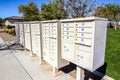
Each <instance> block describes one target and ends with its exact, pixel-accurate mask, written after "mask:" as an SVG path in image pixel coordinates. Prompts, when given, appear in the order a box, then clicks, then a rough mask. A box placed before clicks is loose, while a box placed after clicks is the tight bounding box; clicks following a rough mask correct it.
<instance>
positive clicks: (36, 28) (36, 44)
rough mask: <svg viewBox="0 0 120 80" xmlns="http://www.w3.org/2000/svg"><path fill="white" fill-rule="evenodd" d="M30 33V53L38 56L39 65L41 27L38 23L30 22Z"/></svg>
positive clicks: (40, 56)
mask: <svg viewBox="0 0 120 80" xmlns="http://www.w3.org/2000/svg"><path fill="white" fill-rule="evenodd" d="M30 32H31V44H32V53H33V54H36V55H37V56H39V58H40V64H41V59H42V53H41V25H40V22H39V21H33V22H30Z"/></svg>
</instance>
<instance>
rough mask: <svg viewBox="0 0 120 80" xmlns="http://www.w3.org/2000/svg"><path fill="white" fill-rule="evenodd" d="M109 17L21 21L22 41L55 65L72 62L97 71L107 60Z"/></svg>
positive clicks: (19, 29)
mask: <svg viewBox="0 0 120 80" xmlns="http://www.w3.org/2000/svg"><path fill="white" fill-rule="evenodd" d="M106 26H107V21H106V19H104V18H97V17H88V18H77V19H64V20H49V21H41V22H40V21H37V22H34V21H33V22H18V23H17V24H16V34H17V36H18V37H19V43H20V44H21V45H23V46H24V47H25V48H27V49H29V50H31V51H32V52H33V53H34V54H36V55H37V56H39V57H40V60H41V61H42V59H43V60H44V61H46V62H48V63H49V64H50V65H52V66H53V72H55V69H58V68H61V67H63V66H65V65H68V64H69V62H72V63H74V64H76V65H78V66H80V67H82V68H84V69H87V70H89V71H94V70H96V69H97V68H99V67H100V66H102V65H103V64H104V57H105V44H106V29H107V27H106Z"/></svg>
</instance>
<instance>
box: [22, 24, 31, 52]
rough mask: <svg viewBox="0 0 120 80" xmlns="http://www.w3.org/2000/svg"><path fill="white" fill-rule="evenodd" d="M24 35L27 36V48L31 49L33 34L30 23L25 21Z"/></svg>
mask: <svg viewBox="0 0 120 80" xmlns="http://www.w3.org/2000/svg"><path fill="white" fill-rule="evenodd" d="M23 28H24V36H25V48H26V49H28V50H30V51H31V38H30V37H31V35H30V23H29V22H23Z"/></svg>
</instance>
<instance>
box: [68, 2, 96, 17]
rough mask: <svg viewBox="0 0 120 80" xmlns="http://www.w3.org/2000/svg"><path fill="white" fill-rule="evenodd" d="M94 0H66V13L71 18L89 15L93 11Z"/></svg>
mask: <svg viewBox="0 0 120 80" xmlns="http://www.w3.org/2000/svg"><path fill="white" fill-rule="evenodd" d="M95 3H96V0H67V2H66V8H67V10H68V14H69V15H70V16H71V17H73V18H78V17H86V16H90V15H91V12H92V11H94V8H95Z"/></svg>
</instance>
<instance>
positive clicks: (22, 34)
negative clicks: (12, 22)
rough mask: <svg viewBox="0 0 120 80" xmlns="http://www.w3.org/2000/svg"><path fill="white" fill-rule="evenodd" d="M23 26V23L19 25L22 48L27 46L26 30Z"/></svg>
mask: <svg viewBox="0 0 120 80" xmlns="http://www.w3.org/2000/svg"><path fill="white" fill-rule="evenodd" d="M23 28H24V27H23V24H22V23H19V35H20V44H21V45H22V46H25V44H24V40H25V39H24V29H23Z"/></svg>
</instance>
